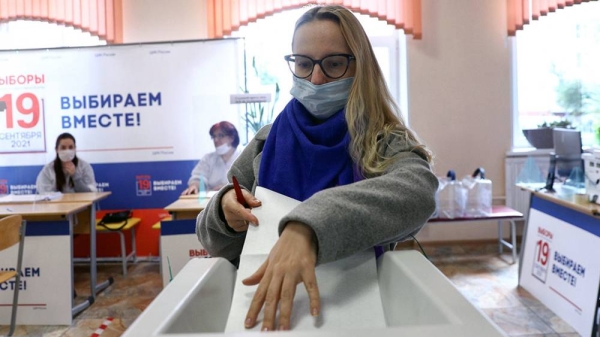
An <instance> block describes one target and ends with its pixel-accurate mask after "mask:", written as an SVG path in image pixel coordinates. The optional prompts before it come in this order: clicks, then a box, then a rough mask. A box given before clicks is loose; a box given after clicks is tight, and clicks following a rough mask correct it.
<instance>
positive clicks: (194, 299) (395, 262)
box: [123, 251, 505, 337]
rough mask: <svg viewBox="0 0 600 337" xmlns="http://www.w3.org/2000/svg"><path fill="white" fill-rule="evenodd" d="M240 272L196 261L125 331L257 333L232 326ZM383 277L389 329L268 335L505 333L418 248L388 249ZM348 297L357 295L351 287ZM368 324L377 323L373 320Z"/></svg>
mask: <svg viewBox="0 0 600 337" xmlns="http://www.w3.org/2000/svg"><path fill="white" fill-rule="evenodd" d="M236 274H237V270H236V269H235V268H234V267H233V266H232V265H231V264H230V263H229V262H228V261H226V260H225V259H222V258H212V259H192V260H190V261H189V262H188V263H187V264H186V265H185V267H184V268H183V269H182V270H181V271H180V272H179V274H178V275H177V277H175V278H174V279H173V281H172V282H171V283H170V284H169V285H168V286H167V287H166V288H165V289H164V290H163V291H162V292H161V293H160V294H159V295H158V297H157V298H156V299H155V300H154V301H153V302H152V303H151V304H150V305H149V306H148V307H147V308H146V310H144V312H142V314H141V315H140V316H139V317H138V318H137V319H136V321H135V322H133V324H132V325H131V326H130V327H129V329H127V331H125V333H124V334H123V336H124V337H132V336H160V337H169V336H170V337H175V336H181V335H182V334H185V336H207V337H211V336H215V337H216V336H222V337H233V336H237V337H239V336H257V335H258V333H257V332H255V331H242V332H227V333H226V332H225V328H226V325H227V321H228V316H229V312H230V309H231V307H232V299H233V298H234V288H235V284H236V282H241V280H236ZM377 278H378V286H379V292H380V296H381V307H382V310H381V312H383V315H384V317H383V318H384V321H385V326H384V327H368V328H357V327H356V325H355V326H353V327H352V328H351V329H348V328H344V327H337V328H330V329H321V328H319V325H318V324H315V326H314V328H312V329H306V327H304V328H303V329H296V330H294V326H292V330H290V331H274V332H269V333H268V335H269V336H291V337H295V336H315V337H321V336H340V337H341V336H356V337H358V336H360V337H363V336H368V335H373V336H375V335H376V336H378V337H379V336H381V337H387V336H390V337H392V336H394V337H397V336H404V337H408V336H419V337H428V336H431V337H433V336H435V337H438V336H448V337H454V336H455V337H487V336H489V337H492V336H505V335H504V334H503V332H502V331H501V330H500V329H499V328H498V327H497V326H496V325H495V324H494V323H493V322H492V321H491V320H490V319H489V318H487V317H486V316H485V314H483V313H482V312H481V311H480V310H479V309H477V308H476V307H474V306H473V305H472V304H471V303H470V302H469V301H468V300H467V299H466V298H465V297H464V296H463V295H462V294H461V293H460V292H459V291H458V290H457V289H456V288H455V287H454V285H452V283H450V281H449V280H448V279H447V278H446V277H445V276H444V275H443V274H442V273H441V272H440V271H439V270H437V268H435V266H433V265H432V264H431V263H430V262H429V261H428V260H427V259H425V258H424V257H423V256H422V255H421V254H420V253H419V252H417V251H390V252H386V253H385V254H383V256H381V257H380V258H379V259H378V261H377ZM300 291H302V289H301V288H300V287H299V290H298V292H300ZM348 298H349V299H348V301H352V294H351V293H349V294H348ZM322 301H323V303H322V313H321V314H322V316H323V317H321V318H320V319H322V320H327V317H328V313H327V311H326V308H327V302H325V301H324V300H323V299H322ZM318 319H319V318H317V319H316V320H318ZM353 319H357V318H356V317H353ZM368 319H371V318H370V317H369V318H368ZM316 320H315V321H316ZM364 325H365V326H369V324H368V322H365V324H364ZM242 330H243V329H242Z"/></svg>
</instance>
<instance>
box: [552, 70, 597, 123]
mask: <svg viewBox="0 0 600 337" xmlns="http://www.w3.org/2000/svg"><path fill="white" fill-rule="evenodd" d="M556 93H557V98H556V103H558V105H560V106H561V107H562V108H563V109H565V112H567V113H568V114H569V115H570V116H575V117H578V116H581V115H584V114H586V113H588V112H590V108H591V104H592V102H591V100H592V95H591V94H590V92H589V91H588V89H587V88H586V87H585V86H584V85H583V83H581V80H565V79H564V78H562V76H559V81H558V85H557V86H556Z"/></svg>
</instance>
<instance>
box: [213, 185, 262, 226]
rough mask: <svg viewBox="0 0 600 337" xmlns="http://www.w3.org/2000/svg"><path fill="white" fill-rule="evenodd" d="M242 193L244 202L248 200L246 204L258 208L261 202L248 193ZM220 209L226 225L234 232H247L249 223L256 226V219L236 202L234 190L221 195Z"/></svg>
mask: <svg viewBox="0 0 600 337" xmlns="http://www.w3.org/2000/svg"><path fill="white" fill-rule="evenodd" d="M243 193H244V197H245V198H246V200H248V201H247V202H248V203H249V204H250V205H252V206H251V207H257V206H260V204H261V202H260V201H259V200H258V199H256V198H255V197H254V196H253V195H252V194H250V192H248V191H243ZM221 208H222V209H223V215H224V216H225V221H227V225H228V226H229V227H231V228H232V229H233V230H234V231H236V232H244V231H247V230H248V226H249V224H250V223H253V224H254V225H258V218H257V217H256V216H255V215H254V214H252V213H251V212H250V210H249V209H247V208H244V206H242V205H241V204H240V203H239V202H238V201H237V198H236V196H235V191H234V190H230V191H228V192H226V193H225V194H224V195H223V197H222V199H221Z"/></svg>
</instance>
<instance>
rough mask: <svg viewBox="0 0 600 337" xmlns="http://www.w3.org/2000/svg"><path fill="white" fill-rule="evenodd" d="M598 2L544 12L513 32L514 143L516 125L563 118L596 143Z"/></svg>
mask: <svg viewBox="0 0 600 337" xmlns="http://www.w3.org/2000/svg"><path fill="white" fill-rule="evenodd" d="M598 60H600V3H599V2H590V3H586V4H581V5H576V6H572V7H569V8H565V9H562V10H560V11H558V12H556V13H550V14H549V15H548V16H545V17H542V18H540V19H539V20H537V21H534V22H533V23H532V24H530V25H527V26H526V27H525V29H524V30H523V31H519V32H518V33H517V38H516V67H517V69H516V72H517V99H518V101H517V118H515V121H516V123H515V132H514V134H515V137H514V138H515V139H514V145H515V147H529V146H530V145H529V143H528V142H527V140H526V139H525V137H524V136H523V133H522V132H521V130H522V129H532V128H537V127H538V126H540V125H542V124H543V123H546V124H549V123H552V122H559V121H568V122H570V123H571V125H572V126H573V127H575V128H577V129H578V130H579V131H581V135H582V142H583V145H584V146H593V145H600V138H599V137H600V62H598Z"/></svg>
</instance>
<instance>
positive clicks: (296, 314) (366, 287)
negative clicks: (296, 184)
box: [225, 187, 386, 332]
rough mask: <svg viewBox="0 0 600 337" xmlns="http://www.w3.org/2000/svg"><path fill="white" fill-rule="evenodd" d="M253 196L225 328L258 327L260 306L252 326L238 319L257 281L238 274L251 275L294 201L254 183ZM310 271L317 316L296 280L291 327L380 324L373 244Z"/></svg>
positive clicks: (381, 322)
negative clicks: (252, 219) (254, 222)
mask: <svg viewBox="0 0 600 337" xmlns="http://www.w3.org/2000/svg"><path fill="white" fill-rule="evenodd" d="M255 196H256V198H257V199H258V200H260V201H262V206H261V207H257V208H253V209H252V213H253V214H254V215H256V217H257V218H258V221H259V223H260V225H259V226H258V227H255V226H250V228H249V229H248V233H247V234H246V242H245V244H244V248H243V250H242V255H241V258H240V267H239V269H238V272H237V278H236V283H235V289H234V293H233V300H232V303H231V310H230V312H229V318H228V319H227V326H226V327H225V332H241V331H260V328H261V326H262V311H261V313H260V315H259V317H258V319H257V323H256V325H255V326H254V328H252V329H246V328H244V320H245V319H246V314H247V313H248V309H249V308H250V303H251V301H252V298H253V296H254V293H255V292H256V289H257V288H258V285H256V286H245V285H243V284H242V280H243V279H245V278H247V277H249V276H250V275H252V274H253V273H254V272H255V271H256V270H257V269H258V268H259V267H260V266H261V265H262V263H263V262H264V261H265V260H266V259H267V257H268V254H269V252H270V251H271V248H272V247H273V245H275V242H276V241H277V239H278V237H279V234H278V226H279V220H280V219H281V218H282V217H283V216H284V215H285V214H287V213H289V212H290V211H291V210H292V209H293V208H294V207H296V206H297V205H298V204H299V203H300V202H299V201H298V200H295V199H292V198H289V197H287V196H284V195H281V194H279V193H276V192H273V191H271V190H268V189H265V188H262V187H257V188H256V193H255ZM316 275H317V284H318V286H319V294H320V299H321V313H320V315H319V316H317V317H313V316H311V314H310V308H309V304H310V303H309V299H308V294H307V293H306V289H305V288H304V285H303V284H299V285H298V288H297V289H296V296H295V298H294V303H293V309H292V318H291V329H293V330H315V329H319V330H326V329H329V330H333V329H356V328H381V327H386V323H385V317H384V313H383V307H382V304H381V295H380V293H379V282H378V278H377V263H376V260H375V252H374V250H373V249H369V250H367V251H364V252H360V253H357V254H354V255H353V256H350V257H348V258H345V259H343V260H339V261H335V262H330V263H326V264H323V265H319V266H318V267H317V268H316ZM275 326H277V325H275Z"/></svg>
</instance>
